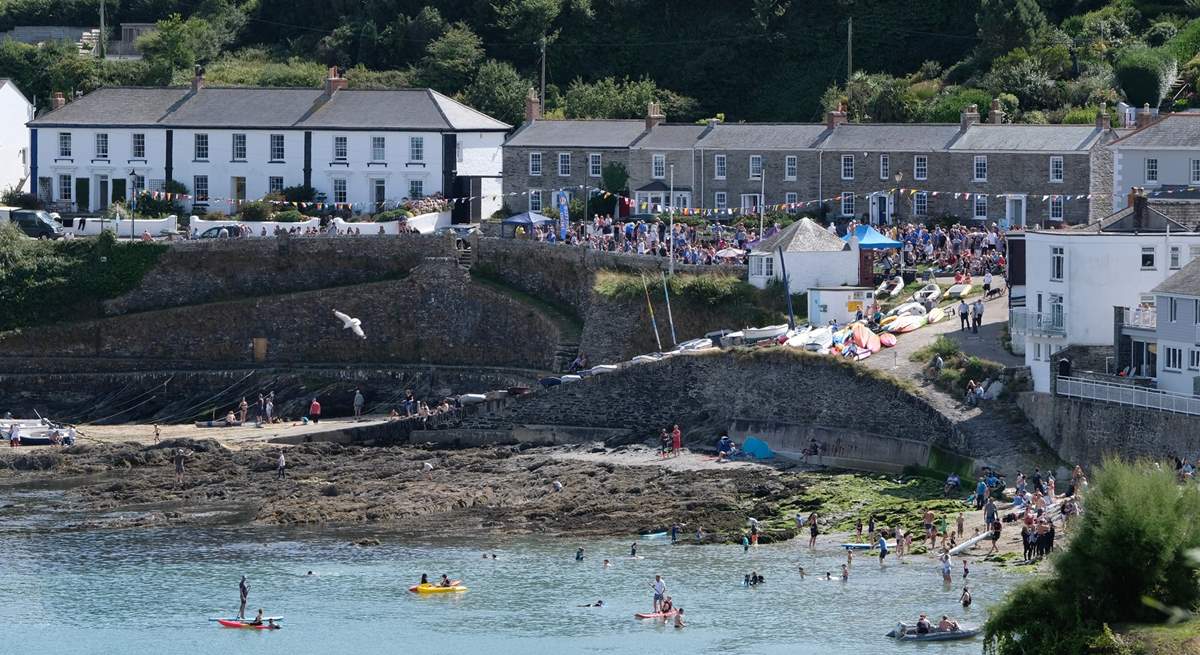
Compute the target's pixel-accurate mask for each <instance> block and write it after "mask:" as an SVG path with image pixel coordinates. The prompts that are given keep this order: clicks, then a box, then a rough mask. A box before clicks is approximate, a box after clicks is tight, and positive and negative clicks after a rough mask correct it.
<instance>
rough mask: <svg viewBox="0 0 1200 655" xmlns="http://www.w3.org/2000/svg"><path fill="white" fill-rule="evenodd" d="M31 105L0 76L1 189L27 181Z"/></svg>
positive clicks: (25, 187)
mask: <svg viewBox="0 0 1200 655" xmlns="http://www.w3.org/2000/svg"><path fill="white" fill-rule="evenodd" d="M31 118H33V105H32V104H31V103H30V102H29V100H28V99H27V98H26V97H25V94H23V93H21V90H20V89H18V88H17V85H16V84H13V81H12V80H9V79H5V78H0V191H2V190H6V189H12V188H15V187H17V186H18V185H20V186H21V188H22V189H28V188H29V183H28V181H27V178H28V177H29V132H28V130H26V128H25V123H27V122H29V119H31Z"/></svg>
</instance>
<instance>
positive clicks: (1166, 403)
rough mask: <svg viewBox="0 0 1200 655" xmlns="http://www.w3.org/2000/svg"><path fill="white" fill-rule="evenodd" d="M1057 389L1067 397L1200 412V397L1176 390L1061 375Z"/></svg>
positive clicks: (1195, 414)
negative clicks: (1162, 389)
mask: <svg viewBox="0 0 1200 655" xmlns="http://www.w3.org/2000/svg"><path fill="white" fill-rule="evenodd" d="M1055 392H1056V393H1057V394H1058V395H1060V396H1066V397H1067V398H1082V399H1084V400H1095V401H1099V402H1105V403H1114V404H1117V405H1129V406H1131V407H1142V408H1145V409H1154V410H1158V411H1163V412H1174V413H1176V414H1190V415H1192V416H1200V397H1198V396H1192V395H1188V394H1184V393H1175V392H1172V391H1160V390H1158V389H1149V388H1146V387H1137V386H1130V385H1127V384H1113V383H1111V382H1102V381H1099V380H1085V379H1083V378H1077V377H1063V376H1059V377H1058V380H1057V384H1056V387H1055Z"/></svg>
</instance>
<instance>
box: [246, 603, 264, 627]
mask: <svg viewBox="0 0 1200 655" xmlns="http://www.w3.org/2000/svg"><path fill="white" fill-rule="evenodd" d="M262 615H263V611H262V608H261V607H260V608H258V614H256V615H255V616H254V620H253V621H250V622H249V623H248V625H262V624H263V616H262Z"/></svg>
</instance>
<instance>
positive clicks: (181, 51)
mask: <svg viewBox="0 0 1200 655" xmlns="http://www.w3.org/2000/svg"><path fill="white" fill-rule="evenodd" d="M217 42H218V39H217V36H216V35H215V34H214V33H213V30H212V27H211V26H210V25H209V24H208V23H207V22H205V21H204V20H202V19H200V18H189V19H187V20H184V19H183V17H182V16H180V15H179V14H171V15H170V16H169V17H167V18H165V19H163V20H160V21H158V23H157V24H156V25H155V29H154V31H152V32H149V33H147V34H143V35H142V36H141V37H139V38H138V40H137V47H138V49H139V50H140V51H141V52H142V55H143V56H144V57H145V58H146V60H147V61H148V62H150V63H151V64H152V65H158V66H163V67H166V68H167V69H169V70H173V71H177V70H185V71H186V70H190V69H191V68H192V67H193V66H195V65H196V64H203V63H207V62H209V61H211V60H213V59H215V58H216V56H217V53H218V52H219V46H218V45H217Z"/></svg>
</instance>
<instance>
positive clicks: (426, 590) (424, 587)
mask: <svg viewBox="0 0 1200 655" xmlns="http://www.w3.org/2000/svg"><path fill="white" fill-rule="evenodd" d="M408 590H409V591H411V592H413V593H415V594H452V593H457V592H461V591H466V590H467V588H466V587H464V586H462V585H460V584H459V585H453V586H451V587H442V586H439V585H434V584H419V585H416V586H414V587H409V588H408Z"/></svg>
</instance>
